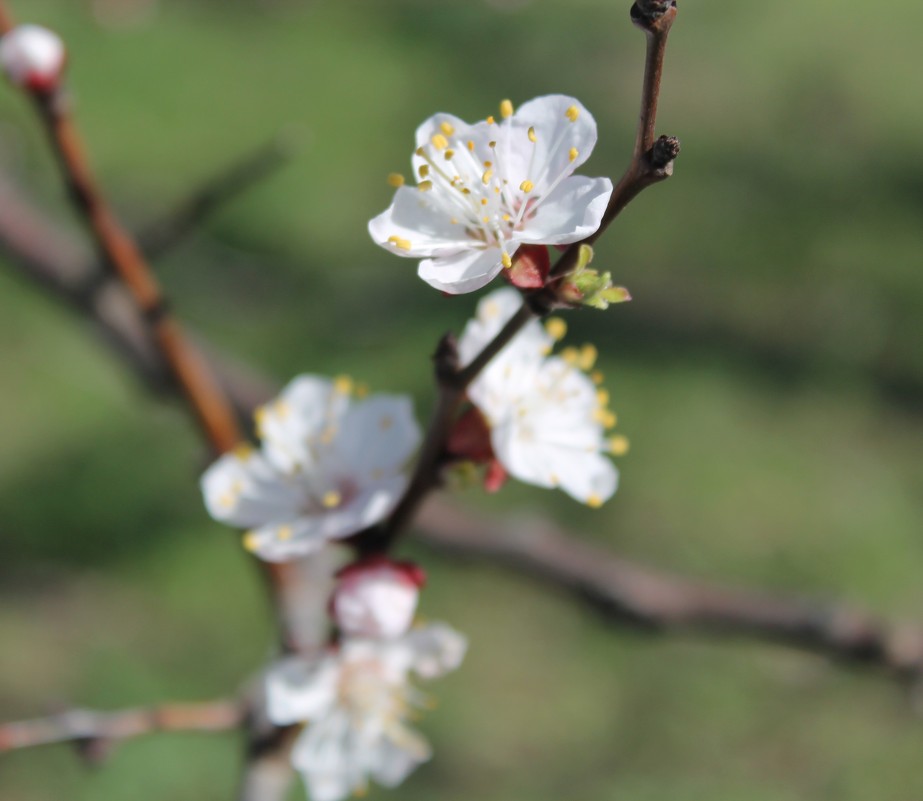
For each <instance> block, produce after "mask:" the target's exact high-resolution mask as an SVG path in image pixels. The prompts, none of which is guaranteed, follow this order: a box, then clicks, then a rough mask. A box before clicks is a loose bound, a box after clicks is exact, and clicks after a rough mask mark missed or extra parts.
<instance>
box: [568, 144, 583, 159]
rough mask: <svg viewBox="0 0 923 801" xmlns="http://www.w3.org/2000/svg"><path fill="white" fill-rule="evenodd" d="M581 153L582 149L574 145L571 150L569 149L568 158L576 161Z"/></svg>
mask: <svg viewBox="0 0 923 801" xmlns="http://www.w3.org/2000/svg"><path fill="white" fill-rule="evenodd" d="M579 155H580V151H579V150H577V148H575V147H572V148H571V149H570V150H568V151H567V158H568V160H569V161H576V160H577V156H579Z"/></svg>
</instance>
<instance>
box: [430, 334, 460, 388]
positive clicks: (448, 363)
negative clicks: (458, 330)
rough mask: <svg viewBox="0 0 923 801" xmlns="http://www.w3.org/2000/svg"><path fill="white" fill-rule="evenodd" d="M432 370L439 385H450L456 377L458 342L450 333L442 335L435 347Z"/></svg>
mask: <svg viewBox="0 0 923 801" xmlns="http://www.w3.org/2000/svg"><path fill="white" fill-rule="evenodd" d="M433 369H434V371H435V373H436V380H437V381H438V382H439V383H440V384H451V383H452V382H453V381H454V380H455V377H456V376H457V375H458V369H459V360H458V340H457V339H456V337H455V334H453V333H452V332H451V331H449V332H448V333H446V334H444V335H443V336H442V339H440V340H439V344H438V345H436V352H435V353H434V354H433Z"/></svg>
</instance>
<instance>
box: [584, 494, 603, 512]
mask: <svg viewBox="0 0 923 801" xmlns="http://www.w3.org/2000/svg"><path fill="white" fill-rule="evenodd" d="M586 505H587V506H589V507H590V509H599V507H600V506H602V505H603V499H602V498H600V497H599V496H598V495H597V494H596V493H595V492H594V493H593V494H592V495H589V496H587V499H586Z"/></svg>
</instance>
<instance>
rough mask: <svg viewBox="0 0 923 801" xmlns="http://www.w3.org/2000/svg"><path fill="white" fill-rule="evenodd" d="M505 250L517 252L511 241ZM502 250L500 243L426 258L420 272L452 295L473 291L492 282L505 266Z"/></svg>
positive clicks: (418, 273) (430, 282) (426, 279)
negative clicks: (435, 257) (502, 259)
mask: <svg viewBox="0 0 923 801" xmlns="http://www.w3.org/2000/svg"><path fill="white" fill-rule="evenodd" d="M506 252H507V253H508V254H509V255H510V256H512V255H513V253H515V252H516V245H515V243H511V244H510V245H509V246H508V247H507V249H506ZM501 258H502V251H501V250H500V248H498V247H488V248H484V249H472V250H468V251H466V252H464V253H458V254H456V255H454V256H445V257H442V258H437V259H424V260H423V261H421V262H420V267H419V268H418V270H417V275H419V276H420V278H422V279H423V280H424V281H426V283H427V284H429V285H430V286H432V287H435V288H436V289H439V290H442V291H443V292H448V293H449V294H451V295H460V294H462V293H464V292H474V290H475V289H480V288H481V287H482V286H485V285H486V284H488V283H490V281H491V279H493V278H494V276H496V275H497V273H499V272H500V270H502V269H503V262H502V261H501Z"/></svg>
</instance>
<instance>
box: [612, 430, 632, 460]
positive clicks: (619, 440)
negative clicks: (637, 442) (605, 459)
mask: <svg viewBox="0 0 923 801" xmlns="http://www.w3.org/2000/svg"><path fill="white" fill-rule="evenodd" d="M628 449H629V442H628V437H625V436H623V435H622V434H616V435H615V436H614V437H612V438H611V439H610V440H609V453H611V454H612V455H613V456H624V455H625V454H626V453H628Z"/></svg>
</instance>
